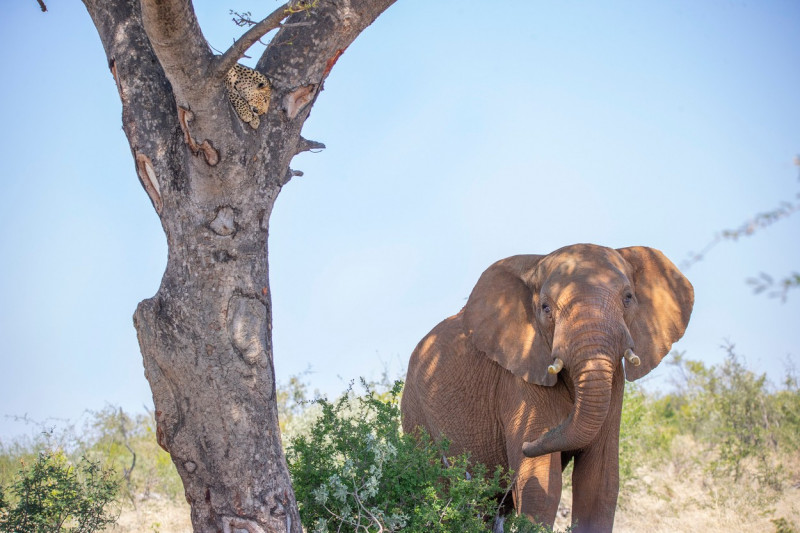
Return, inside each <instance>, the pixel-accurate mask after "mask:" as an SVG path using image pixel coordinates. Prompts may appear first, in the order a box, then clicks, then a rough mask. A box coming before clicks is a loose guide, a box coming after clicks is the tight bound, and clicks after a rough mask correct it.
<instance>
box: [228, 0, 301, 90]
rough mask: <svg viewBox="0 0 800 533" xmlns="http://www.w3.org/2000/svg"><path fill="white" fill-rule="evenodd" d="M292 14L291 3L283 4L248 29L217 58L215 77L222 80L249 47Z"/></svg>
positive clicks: (278, 26)
mask: <svg viewBox="0 0 800 533" xmlns="http://www.w3.org/2000/svg"><path fill="white" fill-rule="evenodd" d="M290 14H291V12H290V11H289V4H283V5H282V6H280V7H279V8H278V9H276V10H275V11H273V12H272V13H270V15H269V16H268V17H267V18H265V19H264V20H262V21H261V22H258V23H256V24H255V25H254V26H253V27H252V28H250V29H249V30H247V31H246V32H245V33H244V35H242V36H241V37H239V38H238V39H237V40H236V42H234V43H233V44H232V45H231V47H230V48H228V50H226V51H225V53H224V54H222V56H220V57H219V58H218V59H217V60H216V65H215V67H214V74H213V77H214V78H215V79H217V80H221V79H222V78H224V77H225V74H227V73H228V71H229V70H230V69H231V68H232V67H233V65H235V64H236V62H237V61H239V58H240V57H242V56H243V55H244V54H245V52H247V49H248V48H250V47H251V46H253V45H254V44H255V43H256V42H257V41H258V40H259V39H261V38H262V37H263V36H264V35H266V34H268V33H269V32H271V31H272V30H275V29H277V28H280V26H281V21H283V19H285V18H286V17H288V16H289V15H290Z"/></svg>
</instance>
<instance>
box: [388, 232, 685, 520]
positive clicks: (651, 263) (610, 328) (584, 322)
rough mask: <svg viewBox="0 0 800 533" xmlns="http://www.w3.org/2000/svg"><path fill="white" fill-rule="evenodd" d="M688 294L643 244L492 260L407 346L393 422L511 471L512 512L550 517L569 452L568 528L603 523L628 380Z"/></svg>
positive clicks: (611, 502)
mask: <svg viewBox="0 0 800 533" xmlns="http://www.w3.org/2000/svg"><path fill="white" fill-rule="evenodd" d="M693 302H694V291H693V289H692V285H691V284H690V283H689V281H688V280H687V279H686V278H685V277H684V276H683V275H682V274H681V273H680V272H679V271H678V269H677V268H676V267H675V265H673V264H672V263H671V262H670V261H669V259H667V258H666V257H665V256H664V255H663V254H662V253H661V252H659V251H658V250H654V249H651V248H644V247H631V248H622V249H619V250H613V249H610V248H604V247H601V246H596V245H591V244H577V245H573V246H567V247H565V248H562V249H560V250H557V251H555V252H553V253H551V254H549V255H518V256H514V257H509V258H507V259H503V260H501V261H498V262H497V263H495V264H494V265H492V266H491V267H489V268H488V269H487V270H486V272H484V273H483V275H482V276H481V278H480V279H479V280H478V283H477V285H476V286H475V288H474V289H473V291H472V294H471V295H470V297H469V300H468V301H467V305H466V306H465V307H464V309H462V310H461V312H459V313H458V314H457V315H455V316H452V317H450V318H448V319H446V320H444V321H443V322H441V323H440V324H439V325H437V326H436V327H435V328H434V329H433V331H431V332H430V333H429V334H428V335H427V336H426V337H425V338H424V339H422V341H420V343H419V344H418V345H417V348H416V349H415V350H414V353H413V354H412V356H411V361H410V363H409V368H408V376H407V378H406V387H405V392H404V393H403V400H402V411H403V429H404V430H405V431H407V432H410V431H413V430H414V429H415V428H417V427H418V426H419V427H422V428H424V429H425V430H427V431H428V432H429V433H430V434H431V435H432V436H433V437H435V438H438V437H441V436H446V437H447V438H448V439H449V440H450V441H451V442H452V445H451V448H450V451H451V452H452V453H453V454H458V453H461V452H469V453H470V454H471V456H472V458H473V460H475V461H479V462H482V463H484V464H487V465H490V466H492V467H493V466H495V465H502V466H504V467H507V468H510V469H512V470H514V472H516V473H517V478H516V482H515V484H514V486H513V496H514V506H515V507H516V509H517V510H518V511H519V512H521V513H524V514H525V515H528V516H529V517H531V518H534V519H536V520H538V521H540V522H542V523H544V524H549V525H552V524H553V521H554V520H555V516H556V511H557V508H558V502H559V500H560V498H561V471H562V469H563V468H564V467H565V466H566V464H567V463H568V462H569V460H570V459H574V461H575V464H574V470H573V474H572V482H573V496H572V504H573V507H572V516H573V523H574V524H576V526H577V527H576V529H575V531H579V532H587V531H591V532H596V531H611V528H612V526H613V523H614V511H615V509H616V502H617V493H618V491H619V467H618V460H619V457H618V454H619V424H620V412H621V409H622V393H623V388H624V384H625V377H627V378H628V379H630V380H635V379H638V378H640V377H642V376H644V375H645V374H647V373H648V372H649V371H650V370H652V369H653V368H654V367H655V366H656V365H658V363H659V362H660V361H661V359H662V358H663V357H664V356H665V355H666V354H667V353H668V352H669V350H670V348H671V346H672V343H674V342H675V341H677V340H678V339H679V338H680V337H681V336H682V335H683V333H684V331H685V329H686V325H687V323H688V322H689V316H690V315H691V312H692V305H693ZM627 350H632V351H633V352H635V354H636V355H638V358H639V359H640V364H639V365H638V366H635V365H634V363H638V362H639V361H637V360H636V357H635V356H633V355H631V352H628V355H627V356H626V357H627V360H626V361H625V363H624V364H623V363H622V360H623V354H625V353H626V351H627ZM557 360H558V361H559V362H563V370H560V372H558V366H559V365H558V364H554V362H555V361H557ZM550 365H553V367H552V368H550V372H548V367H549V366H550ZM623 365H624V368H623Z"/></svg>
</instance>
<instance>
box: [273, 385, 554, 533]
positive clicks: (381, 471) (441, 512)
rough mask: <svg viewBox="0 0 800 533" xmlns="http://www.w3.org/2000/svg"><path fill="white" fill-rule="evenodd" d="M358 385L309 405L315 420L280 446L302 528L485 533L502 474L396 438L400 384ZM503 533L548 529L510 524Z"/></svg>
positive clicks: (430, 445)
mask: <svg viewBox="0 0 800 533" xmlns="http://www.w3.org/2000/svg"><path fill="white" fill-rule="evenodd" d="M362 383H363V382H362ZM364 387H365V389H366V394H364V395H362V396H355V395H354V394H353V393H352V392H350V391H348V393H346V394H345V395H343V396H342V397H341V398H339V399H338V400H337V401H336V402H333V403H331V402H328V401H326V400H316V403H317V404H318V405H319V406H320V408H321V415H320V417H319V418H318V419H317V420H316V421H315V422H314V423H313V425H312V427H311V430H310V432H309V434H308V435H300V436H298V437H296V438H294V439H293V440H292V441H291V443H290V445H289V447H288V450H287V459H288V462H289V470H290V472H291V474H292V481H293V484H294V489H295V495H296V497H297V501H298V505H299V508H300V516H301V520H302V522H303V524H304V525H305V527H306V529H307V530H308V531H314V532H326V531H337V532H338V531H343V532H348V531H380V530H383V531H399V530H402V531H407V532H414V533H423V532H424V533H435V532H442V533H444V532H451V531H459V532H476V533H477V532H481V533H483V532H485V531H486V530H487V520H491V519H493V518H494V517H495V516H496V515H497V514H498V509H499V500H498V498H497V496H498V494H500V495H502V494H504V492H505V491H504V489H503V487H507V486H509V484H510V476H509V474H508V473H504V472H502V471H501V470H500V469H498V470H497V471H495V472H488V471H487V469H486V467H485V466H483V465H480V464H474V463H471V462H470V461H469V458H468V457H467V456H466V455H460V456H455V457H453V456H448V455H447V449H448V444H447V443H446V442H440V443H434V442H433V441H431V439H430V438H428V437H426V436H424V435H423V436H420V438H415V437H414V436H412V435H408V434H403V433H402V431H401V429H400V425H401V424H400V408H399V400H398V398H399V395H400V391H401V390H402V382H399V381H398V382H396V383H395V384H394V386H393V387H392V388H391V389H390V390H389V391H387V392H386V393H384V394H378V393H376V392H375V391H373V390H371V389H370V387H369V386H367V385H366V384H364ZM507 497H509V498H510V496H507ZM506 531H515V532H520V533H523V532H531V533H532V532H535V531H549V530H548V529H546V528H545V529H542V528H541V526H535V525H533V524H530V523H529V522H527V521H525V520H523V519H521V518H514V519H511V520H509V522H507V523H506Z"/></svg>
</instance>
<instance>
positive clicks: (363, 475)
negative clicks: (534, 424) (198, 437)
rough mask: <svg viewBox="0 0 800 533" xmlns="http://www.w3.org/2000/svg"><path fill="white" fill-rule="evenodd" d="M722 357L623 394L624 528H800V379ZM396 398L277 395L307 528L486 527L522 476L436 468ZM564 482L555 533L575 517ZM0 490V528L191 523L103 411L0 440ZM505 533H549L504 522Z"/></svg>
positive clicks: (289, 387)
mask: <svg viewBox="0 0 800 533" xmlns="http://www.w3.org/2000/svg"><path fill="white" fill-rule="evenodd" d="M727 350H728V352H727V357H726V359H725V360H724V362H723V363H721V364H719V365H714V366H708V365H705V364H703V363H701V362H698V361H694V360H691V359H689V358H687V357H685V356H684V355H682V354H675V353H673V354H672V355H671V356H669V362H668V363H667V364H668V366H669V367H671V368H668V369H666V371H668V372H670V373H671V374H672V375H673V381H674V386H673V389H672V390H671V391H670V392H669V393H661V394H657V393H654V392H650V391H647V390H646V389H644V388H642V387H641V386H638V385H637V384H630V383H629V384H628V385H627V388H626V399H625V404H624V409H623V420H622V429H621V434H620V474H621V478H622V482H621V490H620V498H619V505H618V510H617V518H616V522H615V530H616V531H646V532H647V533H658V532H667V531H670V532H672V531H770V532H772V531H774V532H776V533H790V532H795V533H800V387H799V386H798V380H797V376H795V375H794V374H793V373H792V372H788V373H787V376H786V378H785V380H784V382H783V383H780V384H777V385H775V384H770V383H768V382H767V380H766V379H765V377H764V376H763V375H759V374H757V373H754V372H753V371H751V370H749V369H748V368H747V367H746V366H745V365H744V364H743V363H742V360H741V359H740V358H739V357H737V356H736V354H735V353H734V350H733V347H728V349H727ZM662 371H663V370H662ZM401 390H402V385H401V384H400V383H391V382H390V380H388V379H384V380H383V381H382V382H381V383H371V384H366V383H365V384H362V386H360V387H359V386H355V387H351V389H350V390H348V391H347V392H346V393H345V394H343V395H342V396H341V397H340V398H338V399H336V400H335V401H327V400H316V401H310V397H311V396H312V395H311V394H310V393H309V391H308V387H307V385H306V383H305V382H304V380H303V378H302V376H301V377H294V378H291V379H290V380H289V381H288V382H287V383H285V384H283V385H282V386H281V387H280V388H279V391H278V400H279V408H280V411H281V430H282V432H283V436H284V443H285V446H286V450H287V459H288V462H289V465H290V470H291V474H292V478H293V483H294V486H295V490H296V493H297V498H298V502H299V503H300V512H301V517H302V519H303V523H304V526H305V528H306V530H307V531H355V530H356V529H357V528H358V527H360V528H361V529H359V530H360V531H378V530H379V529H380V527H383V528H384V530H386V531H390V530H401V531H409V532H417V531H426V532H428V531H430V532H450V531H453V532H455V531H459V532H460V531H467V532H468V531H476V532H477V531H485V530H486V524H485V523H484V521H483V519H482V517H483V516H494V515H495V514H496V512H497V509H498V501H497V499H496V498H495V497H494V495H495V494H496V493H497V492H498V491H500V492H501V493H502V489H501V487H503V486H507V484H508V481H509V480H510V479H511V477H512V476H513V473H508V472H486V470H485V469H483V468H482V467H480V466H477V465H470V464H469V463H468V460H467V458H465V457H448V458H447V460H446V461H442V456H443V455H444V456H447V455H448V454H447V451H446V450H447V443H433V442H430V441H423V442H418V441H416V440H414V439H411V438H410V437H409V436H407V435H403V434H402V433H401V432H400V430H399V428H400V420H399V395H400V394H401ZM568 474H569V468H568V471H567V472H566V473H565V489H564V498H563V499H562V505H561V507H560V509H559V517H558V521H557V523H556V529H557V530H561V531H564V530H567V528H568V524H569V521H570V516H569V502H570V485H569V475H568ZM0 485H2V487H3V488H2V492H0V531H26V532H27V531H48V532H50V531H95V530H103V528H105V529H104V530H105V531H115V532H133V531H137V532H140V531H141V532H144V531H147V532H162V533H167V532H182V531H190V530H191V527H190V523H189V513H188V506H187V505H186V503H185V502H184V501H183V498H182V489H181V484H180V480H179V479H178V476H177V473H176V472H175V469H174V467H173V466H172V463H171V461H170V459H169V456H168V455H167V454H166V453H165V452H164V451H163V450H161V449H160V448H159V447H158V445H157V444H156V442H155V427H154V422H153V419H152V416H151V415H147V414H141V415H130V414H127V413H124V412H122V411H121V410H119V409H115V408H112V407H108V408H106V409H104V410H102V411H100V412H95V413H91V414H90V416H89V421H88V422H87V423H86V424H85V425H84V427H82V428H76V427H74V426H66V427H63V426H62V427H60V428H58V429H48V430H46V431H43V432H42V433H40V434H38V435H35V436H33V437H28V438H20V439H17V440H15V441H13V442H9V443H0ZM34 504H35V505H34ZM70 506H71V508H69V507H70ZM115 518H116V521H114V519H115ZM37 520H38V522H37ZM48 521H49V522H48ZM20 524H22V525H20ZM490 525H491V520H490ZM59 528H60V529H59ZM505 531H519V532H523V531H547V529H545V528H542V527H540V526H537V525H534V524H530V523H528V522H526V521H525V520H521V519H516V518H509V519H507V520H506V522H505Z"/></svg>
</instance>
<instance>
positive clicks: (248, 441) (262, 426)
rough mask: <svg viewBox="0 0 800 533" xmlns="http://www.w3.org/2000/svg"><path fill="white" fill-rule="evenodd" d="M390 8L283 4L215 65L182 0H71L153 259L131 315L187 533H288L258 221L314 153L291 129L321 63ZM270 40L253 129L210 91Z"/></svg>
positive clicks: (357, 2)
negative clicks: (116, 113)
mask: <svg viewBox="0 0 800 533" xmlns="http://www.w3.org/2000/svg"><path fill="white" fill-rule="evenodd" d="M392 2H393V0H351V1H347V2H333V1H328V0H313V1H311V0H290V1H289V2H288V3H287V4H285V5H282V6H280V7H279V8H278V9H276V10H275V11H274V12H273V13H272V14H270V15H269V16H267V17H266V18H264V19H263V20H261V21H260V22H257V23H255V24H253V25H251V27H250V28H249V29H248V31H247V32H245V33H244V34H243V35H242V36H241V37H240V38H239V39H238V40H237V41H236V42H234V43H233V45H232V46H231V47H230V48H229V49H228V50H227V51H225V52H224V53H223V54H221V55H214V53H213V52H212V51H211V49H210V48H209V45H208V44H207V42H206V41H205V39H204V37H203V34H202V31H201V29H200V27H199V24H198V21H197V18H196V16H195V13H194V9H193V6H192V3H191V1H190V0H84V4H85V5H86V7H87V9H88V11H89V14H90V15H91V17H92V20H93V22H94V24H95V26H96V27H97V30H98V33H99V35H100V39H101V41H102V43H103V46H104V48H105V52H106V56H107V58H108V66H109V68H110V70H111V74H112V75H113V77H114V80H115V82H116V85H117V89H118V91H119V96H120V99H121V100H122V125H123V129H124V131H125V134H126V136H127V138H128V142H129V143H130V147H131V153H132V156H133V159H134V162H135V168H136V173H137V175H138V177H139V180H140V181H141V183H142V186H143V187H144V189H145V191H146V192H147V194H148V196H149V197H150V200H151V201H152V204H153V207H154V208H155V211H156V213H157V214H158V216H159V218H160V220H161V223H162V226H163V228H164V232H165V233H166V237H167V244H168V248H169V255H168V261H167V267H166V271H165V273H164V276H163V278H162V282H161V286H160V288H159V290H158V292H157V294H156V295H155V296H153V297H152V298H149V299H146V300H144V301H142V302H141V303H140V304H139V306H138V307H137V309H136V312H135V314H134V325H135V327H136V330H137V335H138V339H139V345H140V347H141V351H142V356H143V358H144V367H145V374H146V377H147V379H148V381H149V383H150V387H151V389H152V392H153V400H154V403H155V415H156V421H157V438H158V442H159V444H160V445H161V446H162V447H163V448H164V449H165V450H167V451H168V452H169V453H170V454H171V456H172V461H173V462H174V464H175V465H176V467H177V469H178V472H179V474H180V476H181V479H182V481H183V484H184V489H185V492H186V498H187V500H188V501H189V503H190V504H191V507H192V523H193V526H194V530H195V531H215V532H216V531H225V532H230V531H248V532H249V533H257V532H258V533H260V532H264V531H295V532H299V531H301V528H300V522H299V517H298V513H297V506H296V503H295V498H294V494H293V492H292V488H291V483H290V479H289V475H288V471H287V468H286V462H285V459H284V456H283V452H282V449H281V440H280V431H279V427H278V419H277V407H276V401H275V378H274V370H273V365H272V346H271V302H270V289H269V279H268V263H267V235H268V231H269V218H270V213H271V212H272V207H273V204H274V202H275V199H276V198H277V196H278V193H279V192H280V190H281V188H282V187H283V186H284V185H286V183H287V182H288V181H289V180H290V179H291V178H292V177H293V176H296V175H299V173H298V172H295V171H293V170H291V169H290V168H289V164H290V162H291V160H292V158H293V157H294V156H295V155H296V154H298V153H300V152H303V151H306V150H309V149H312V148H315V147H322V146H323V145H322V144H321V143H315V142H313V141H308V140H306V139H304V138H303V137H301V135H300V132H301V129H302V126H303V123H304V122H305V120H306V118H307V117H308V114H309V112H310V110H311V107H312V105H313V103H314V102H315V100H316V98H317V96H318V95H319V93H320V90H321V89H322V84H323V83H324V80H325V79H326V77H327V76H328V74H329V73H330V71H331V68H333V66H334V64H335V63H336V60H337V59H338V58H339V56H340V55H341V54H342V53H343V52H344V50H345V49H347V47H348V46H349V45H350V44H351V43H352V41H353V40H354V39H355V38H356V37H357V36H358V35H359V33H360V32H361V31H362V30H364V29H365V28H366V27H367V26H369V25H370V24H371V23H372V22H373V21H374V20H375V18H376V17H377V16H378V15H379V14H380V13H382V12H383V11H384V10H385V9H386V8H387V7H388V6H389V5H390V4H391V3H392ZM273 30H278V31H277V32H276V34H275V35H274V37H273V38H272V40H271V41H270V43H269V45H268V46H267V47H266V50H265V51H264V53H263V54H262V55H261V57H260V58H259V60H258V64H257V66H256V70H257V71H259V72H261V73H263V74H265V75H266V76H267V78H268V80H269V82H270V85H271V90H272V97H271V103H270V105H269V109H268V111H267V113H266V114H264V115H263V116H262V117H261V123H260V126H259V127H258V128H256V129H254V128H252V127H251V126H250V125H248V124H247V123H245V122H243V121H242V120H240V119H239V117H238V116H237V114H236V112H235V111H234V109H232V106H231V105H230V103H229V101H228V94H227V93H226V89H225V79H226V75H227V73H228V71H229V70H230V69H231V68H232V67H234V65H236V63H237V61H238V60H239V58H241V57H242V56H243V54H244V53H245V52H246V51H247V49H248V48H249V47H250V46H251V45H252V44H253V43H255V42H256V41H258V40H259V39H260V38H262V37H263V36H264V35H266V34H267V33H269V32H270V31H273Z"/></svg>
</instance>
